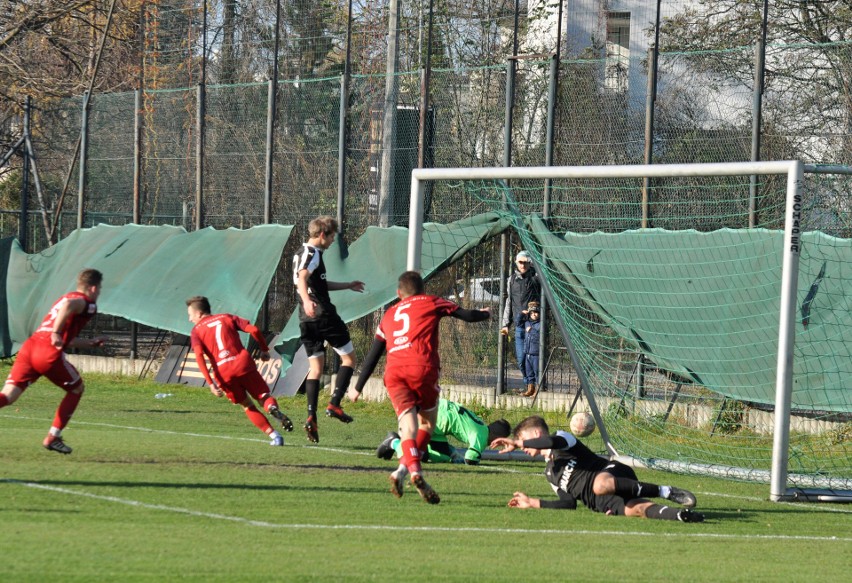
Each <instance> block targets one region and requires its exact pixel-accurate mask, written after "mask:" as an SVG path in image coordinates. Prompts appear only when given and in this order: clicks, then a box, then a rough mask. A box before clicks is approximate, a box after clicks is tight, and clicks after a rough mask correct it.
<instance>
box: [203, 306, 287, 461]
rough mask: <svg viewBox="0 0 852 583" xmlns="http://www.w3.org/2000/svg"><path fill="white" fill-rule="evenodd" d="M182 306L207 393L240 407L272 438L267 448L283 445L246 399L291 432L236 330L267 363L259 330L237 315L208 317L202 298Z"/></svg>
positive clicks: (260, 414) (277, 434)
mask: <svg viewBox="0 0 852 583" xmlns="http://www.w3.org/2000/svg"><path fill="white" fill-rule="evenodd" d="M186 306H187V308H186V311H187V314H188V315H189V321H190V322H192V323H193V324H195V326H194V327H193V328H192V332H191V333H190V336H189V339H190V343H191V344H192V350H193V352H195V359H196V362H198V369H199V370H200V371H201V374H203V375H204V378H205V379H206V380H207V384H208V385H210V392H211V393H213V394H214V395H215V396H217V397H222V396H225V395H227V396H228V399H229V400H230V401H231V402H232V403H234V404H235V405H239V406H240V407H242V408H243V410H244V411H245V412H246V417H248V418H249V421H251V422H252V423H253V424H254V425H255V427H257V428H258V429H260V430H261V431H263V432H264V433H265V434H266V435H268V436H269V437H270V438H271V439H272V441H270V442H269V445H284V438H283V437H281V434H280V433H278V432H277V431H276V430H275V429H273V427H272V425H270V424H269V421H268V420H267V419H266V417H265V416H264V415H263V413H261V412H260V411H259V410H258V409H257V407H255V406H254V403H252V402H251V399H249V398H248V395H251V396H252V397H254V400H255V401H257V402H258V403H260V404H261V405H262V406H263V408H264V409H265V410H266V412H267V413H269V414H270V415H272V416H273V417H275V418H276V419H278V421H280V422H281V427H282V428H283V429H284V430H285V431H293V423H292V422H291V421H290V419H289V418H288V417H287V416H286V415H285V414H284V413H283V412H282V411H281V409H279V408H278V401H276V400H275V397H273V396H272V395H271V394H270V393H269V387H268V386H267V385H266V382H264V380H263V377H262V376H261V375H260V373H259V372H258V370H257V365H255V363H254V360H252V358H251V355H249V353H248V350H246V349H245V347H244V346H243V343H242V341H241V340H240V336H239V331H243V332H248V333H249V334H251V336H252V338H254V339H255V341H256V342H257V344H258V345H259V346H260V350H261V354H260V358H261V359H262V360H269V346H267V344H266V339H265V338H264V337H263V336H262V335H261V333H260V330H258V328H257V326H253V325H252V324H250V323H249V321H248V320H245V319H243V318H240V317H239V316H234V315H232V314H212V315H211V313H210V301H209V300H208V299H207V298H206V297H204V296H194V297H191V298H189V299H188V300H186ZM205 356H206V357H207V359H208V360H209V361H210V368H211V369H212V372H213V374H212V376H211V374H210V372H209V371H208V370H207V364H206V363H205V362H204V357H205Z"/></svg>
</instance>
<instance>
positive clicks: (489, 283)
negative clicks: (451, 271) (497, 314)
mask: <svg viewBox="0 0 852 583" xmlns="http://www.w3.org/2000/svg"><path fill="white" fill-rule="evenodd" d="M455 289H456V290H457V291H456V293H455V294H452V295H450V296H448V297H447V299H448V300H451V301H454V302H460V301H461V300H463V299H465V298H467V299H468V300H469V301H470V303H471V304H479V303H498V302H500V278H499V277H474V278H473V279H471V280H469V281H468V282H467V285H463V284H462V281H461V280H459V281H457V282H456V286H455Z"/></svg>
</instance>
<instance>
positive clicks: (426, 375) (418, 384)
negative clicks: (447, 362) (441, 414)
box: [385, 366, 441, 417]
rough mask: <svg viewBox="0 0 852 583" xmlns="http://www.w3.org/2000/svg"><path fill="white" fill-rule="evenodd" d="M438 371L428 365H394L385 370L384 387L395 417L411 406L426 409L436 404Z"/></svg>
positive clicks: (438, 394)
mask: <svg viewBox="0 0 852 583" xmlns="http://www.w3.org/2000/svg"><path fill="white" fill-rule="evenodd" d="M439 372H440V371H439V370H438V369H437V368H433V367H430V366H395V367H393V368H388V369H386V370H385V387H387V390H388V396H389V397H390V400H391V403H392V404H393V409H394V411H396V416H397V417H399V416H400V415H402V414H403V413H405V412H406V411H408V410H409V409H411V408H412V407H417V408H418V409H419V410H420V411H428V410H429V409H434V408H435V407H437V406H438V398H439V396H440V392H441V389H440V388H438V373H439Z"/></svg>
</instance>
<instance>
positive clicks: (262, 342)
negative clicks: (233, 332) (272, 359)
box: [234, 318, 269, 360]
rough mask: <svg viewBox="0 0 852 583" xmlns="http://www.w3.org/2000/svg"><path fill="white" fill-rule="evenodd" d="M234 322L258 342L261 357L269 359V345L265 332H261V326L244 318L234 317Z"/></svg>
mask: <svg viewBox="0 0 852 583" xmlns="http://www.w3.org/2000/svg"><path fill="white" fill-rule="evenodd" d="M234 322H235V323H236V325H237V328H239V329H240V330H242V331H243V332H247V333H248V334H249V335H250V336H251V337H252V338H254V341H255V342H257V345H258V347H259V348H260V359H261V360H269V345H268V344H267V343H266V338H264V337H263V334H261V333H260V328H258V327H257V326H255V325H254V324H251V323H249V321H248V320H244V319H242V318H234Z"/></svg>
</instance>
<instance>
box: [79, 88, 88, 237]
mask: <svg viewBox="0 0 852 583" xmlns="http://www.w3.org/2000/svg"><path fill="white" fill-rule="evenodd" d="M88 153H89V92H88V91H86V92H85V93H83V117H82V118H81V121H80V160H79V161H78V166H77V171H78V176H79V183H78V185H77V228H78V229H82V228H83V219H84V217H85V215H84V212H83V207H84V205H85V201H86V158H87V157H88Z"/></svg>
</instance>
